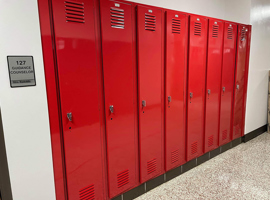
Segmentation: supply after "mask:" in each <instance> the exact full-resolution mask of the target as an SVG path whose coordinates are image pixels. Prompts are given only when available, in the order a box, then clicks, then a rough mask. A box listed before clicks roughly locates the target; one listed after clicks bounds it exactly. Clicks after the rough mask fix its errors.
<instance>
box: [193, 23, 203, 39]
mask: <svg viewBox="0 0 270 200" xmlns="http://www.w3.org/2000/svg"><path fill="white" fill-rule="evenodd" d="M201 34H202V23H200V22H195V25H194V35H197V36H201Z"/></svg>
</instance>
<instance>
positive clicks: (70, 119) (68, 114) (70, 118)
mask: <svg viewBox="0 0 270 200" xmlns="http://www.w3.org/2000/svg"><path fill="white" fill-rule="evenodd" d="M67 118H68V120H69V121H70V122H72V113H71V112H70V113H67Z"/></svg>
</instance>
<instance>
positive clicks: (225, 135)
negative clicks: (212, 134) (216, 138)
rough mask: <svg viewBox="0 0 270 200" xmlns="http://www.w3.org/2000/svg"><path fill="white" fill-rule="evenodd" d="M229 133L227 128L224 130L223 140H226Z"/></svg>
mask: <svg viewBox="0 0 270 200" xmlns="http://www.w3.org/2000/svg"><path fill="white" fill-rule="evenodd" d="M227 133H228V131H227V129H226V130H224V131H222V140H226V139H227Z"/></svg>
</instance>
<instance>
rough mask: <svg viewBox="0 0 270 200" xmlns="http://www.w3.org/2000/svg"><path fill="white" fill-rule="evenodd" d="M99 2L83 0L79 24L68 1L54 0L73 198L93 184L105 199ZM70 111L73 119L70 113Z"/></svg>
mask: <svg viewBox="0 0 270 200" xmlns="http://www.w3.org/2000/svg"><path fill="white" fill-rule="evenodd" d="M95 3H96V2H95V1H87V2H84V14H85V15H84V17H85V23H84V24H80V23H74V22H66V19H65V15H66V14H65V4H64V3H63V2H62V1H58V0H54V1H53V2H52V8H53V17H54V34H55V48H56V56H57V63H56V64H57V68H58V79H59V93H60V99H61V102H60V103H61V115H62V129H63V138H64V147H65V161H66V162H65V164H66V176H67V188H68V197H69V199H70V200H73V199H74V200H77V199H79V198H80V193H81V192H82V190H84V189H87V187H89V186H90V187H92V186H93V187H94V196H95V199H104V193H105V190H104V168H103V159H104V158H103V154H102V151H103V145H102V143H103V138H102V136H103V132H102V128H101V126H102V120H103V113H102V109H101V106H102V101H101V99H100V94H99V93H100V92H101V91H100V90H99V87H100V85H99V78H98V74H99V62H98V58H99V56H98V51H97V44H98V43H97V42H98V41H97V40H96V30H95V28H96V27H95V24H96V22H95V14H96V13H95V12H93V11H95V9H96V5H95ZM70 112H71V113H72V118H73V120H72V121H71V122H70V121H69V120H68V118H67V113H70ZM91 191H92V190H91Z"/></svg>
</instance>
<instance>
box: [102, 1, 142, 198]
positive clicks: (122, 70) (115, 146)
mask: <svg viewBox="0 0 270 200" xmlns="http://www.w3.org/2000/svg"><path fill="white" fill-rule="evenodd" d="M100 8H101V29H102V52H103V73H104V90H105V111H106V132H107V134H106V135H107V158H108V179H109V180H108V181H109V191H110V197H113V196H115V195H117V194H119V193H121V192H123V191H124V190H127V189H128V188H130V187H132V186H134V185H135V184H136V183H137V182H136V178H138V176H136V169H137V154H138V153H137V146H138V144H137V142H138V140H137V137H138V135H137V130H136V128H135V127H136V126H137V124H136V122H137V121H136V118H137V115H136V113H137V108H136V101H137V97H136V85H135V82H134V81H135V78H136V74H135V72H136V71H135V70H136V54H135V53H136V52H135V51H134V28H135V27H134V21H135V19H134V16H133V10H132V5H131V4H128V3H119V2H117V3H116V2H114V1H108V0H102V1H101V6H100ZM133 20H134V21H133Z"/></svg>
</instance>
